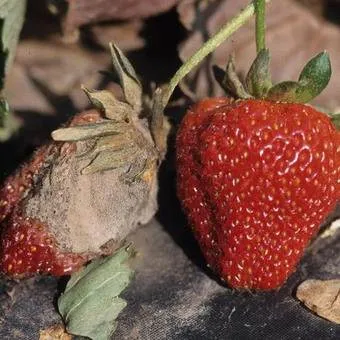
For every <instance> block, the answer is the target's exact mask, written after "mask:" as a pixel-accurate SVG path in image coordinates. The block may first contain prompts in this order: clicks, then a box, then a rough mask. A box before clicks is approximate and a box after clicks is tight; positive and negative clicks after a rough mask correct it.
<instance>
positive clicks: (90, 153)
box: [77, 133, 135, 159]
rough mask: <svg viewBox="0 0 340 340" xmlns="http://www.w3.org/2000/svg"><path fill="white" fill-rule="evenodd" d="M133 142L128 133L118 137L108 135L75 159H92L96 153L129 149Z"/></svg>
mask: <svg viewBox="0 0 340 340" xmlns="http://www.w3.org/2000/svg"><path fill="white" fill-rule="evenodd" d="M134 143H135V142H134V140H133V138H132V137H131V135H130V134H129V133H122V134H120V135H110V136H104V137H101V138H98V139H97V140H96V141H95V142H94V144H93V145H92V146H90V147H88V148H87V149H86V150H84V151H83V152H81V153H79V154H77V157H86V158H89V159H93V158H94V157H96V156H97V155H98V153H100V152H103V151H109V150H111V151H117V150H121V149H123V148H130V147H132V146H134Z"/></svg>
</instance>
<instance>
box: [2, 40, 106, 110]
mask: <svg viewBox="0 0 340 340" xmlns="http://www.w3.org/2000/svg"><path fill="white" fill-rule="evenodd" d="M109 65H111V60H110V56H109V55H108V53H105V52H102V53H98V52H97V53H96V52H91V51H89V50H86V49H83V48H81V47H80V46H77V45H74V46H70V45H64V44H62V43H58V42H56V41H53V40H51V41H48V42H46V41H37V40H26V41H23V42H21V43H20V44H19V47H18V50H17V55H16V62H15V64H14V67H13V70H12V72H11V74H10V76H9V77H8V79H7V84H6V86H7V87H6V89H7V95H8V100H9V102H10V103H11V107H12V108H13V109H14V110H20V111H33V112H43V113H53V111H54V110H53V107H52V106H51V104H50V103H49V99H48V98H46V94H43V93H42V92H41V89H39V88H37V86H36V84H34V82H32V78H34V79H35V80H36V81H38V82H39V83H40V84H41V86H42V87H45V88H46V90H47V91H48V92H50V94H51V95H52V96H54V97H55V98H57V97H61V96H67V97H69V98H70V99H71V100H72V101H73V104H74V106H75V107H76V108H77V109H78V110H81V109H83V108H84V107H85V106H87V105H88V100H87V98H86V96H85V95H84V94H83V93H82V91H80V86H81V84H85V85H86V86H87V87H89V88H96V87H97V86H98V84H99V82H100V80H101V78H102V76H101V75H100V74H99V72H98V71H99V70H100V69H101V70H103V69H106V68H108V67H109ZM18 93H20V95H18Z"/></svg>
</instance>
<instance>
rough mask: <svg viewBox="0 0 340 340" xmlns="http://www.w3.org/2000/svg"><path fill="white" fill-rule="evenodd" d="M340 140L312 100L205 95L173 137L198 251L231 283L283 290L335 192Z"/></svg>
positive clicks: (181, 192) (332, 204)
mask: <svg viewBox="0 0 340 340" xmlns="http://www.w3.org/2000/svg"><path fill="white" fill-rule="evenodd" d="M339 146H340V138H339V133H338V132H337V131H336V129H335V128H334V126H333V125H332V124H331V122H330V120H329V118H328V117H327V116H325V115H324V114H321V113H319V112H318V111H316V110H315V109H313V108H312V107H310V106H306V105H302V104H288V103H274V102H270V101H260V100H241V101H231V100H230V99H228V98H214V99H206V100H203V101H201V102H200V103H198V104H197V105H196V106H194V107H193V108H192V109H191V110H189V111H188V112H187V114H186V115H185V117H184V119H183V121H182V123H181V126H180V129H179V132H178V136H177V141H176V149H177V183H178V184H177V186H178V187H177V189H178V196H179V198H180V200H181V202H182V206H183V208H184V211H185V213H186V214H187V217H188V221H189V223H190V225H191V226H192V228H193V230H194V233H195V236H196V238H197V240H198V242H199V245H200V247H201V250H202V252H203V254H204V256H205V258H206V260H207V262H208V264H209V265H210V266H211V267H212V269H213V270H214V271H216V272H217V273H218V275H220V277H221V278H222V279H224V280H225V281H227V283H228V284H229V285H230V286H231V287H234V288H248V289H255V290H270V289H275V288H278V287H280V286H281V285H282V284H283V283H284V282H285V281H286V279H287V278H288V276H289V275H290V274H291V273H292V272H293V271H294V270H295V269H296V265H297V263H298V261H299V260H300V258H301V257H302V255H303V253H304V250H305V248H306V247H307V246H308V244H309V242H310V240H311V239H312V238H313V236H315V234H316V233H317V231H318V230H319V227H320V224H321V223H322V222H323V221H324V220H325V218H326V217H327V215H328V214H330V213H331V212H332V211H333V209H334V208H335V205H336V202H337V199H338V196H339V178H340V176H339V174H340V169H339V165H340V148H339Z"/></svg>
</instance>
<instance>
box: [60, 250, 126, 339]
mask: <svg viewBox="0 0 340 340" xmlns="http://www.w3.org/2000/svg"><path fill="white" fill-rule="evenodd" d="M131 253H132V249H131V247H122V248H121V249H119V250H118V251H116V252H115V253H114V254H113V255H111V256H109V257H107V258H104V259H99V260H96V261H93V262H92V263H90V264H89V265H88V266H87V267H85V268H84V269H83V270H81V271H80V272H78V273H75V274H73V275H72V277H71V279H70V280H69V282H68V283H67V286H66V289H65V292H64V293H63V294H62V295H61V296H60V298H59V299H58V308H59V312H60V314H61V315H62V317H63V320H64V322H65V325H66V330H67V331H68V332H69V333H71V334H74V335H80V336H85V337H89V338H91V339H93V340H108V339H110V336H111V335H112V333H113V332H114V331H115V329H116V326H117V324H116V321H115V320H116V318H117V316H118V314H119V313H120V312H121V310H122V309H123V308H124V307H125V306H126V301H124V300H123V299H121V298H120V297H119V295H120V294H121V292H122V291H123V290H124V289H125V288H126V287H127V286H128V285H129V283H130V280H131V278H132V275H133V271H132V270H131V269H130V268H129V267H128V266H127V265H126V264H125V262H126V261H127V259H128V258H129V257H130V256H131Z"/></svg>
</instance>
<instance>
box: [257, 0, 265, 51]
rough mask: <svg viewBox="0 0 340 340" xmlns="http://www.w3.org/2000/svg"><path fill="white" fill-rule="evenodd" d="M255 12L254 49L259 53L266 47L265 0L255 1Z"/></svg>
mask: <svg viewBox="0 0 340 340" xmlns="http://www.w3.org/2000/svg"><path fill="white" fill-rule="evenodd" d="M255 14H256V51H257V53H259V52H260V51H261V50H263V49H265V48H266V38H265V37H266V22H265V14H266V1H265V0H256V1H255Z"/></svg>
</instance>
